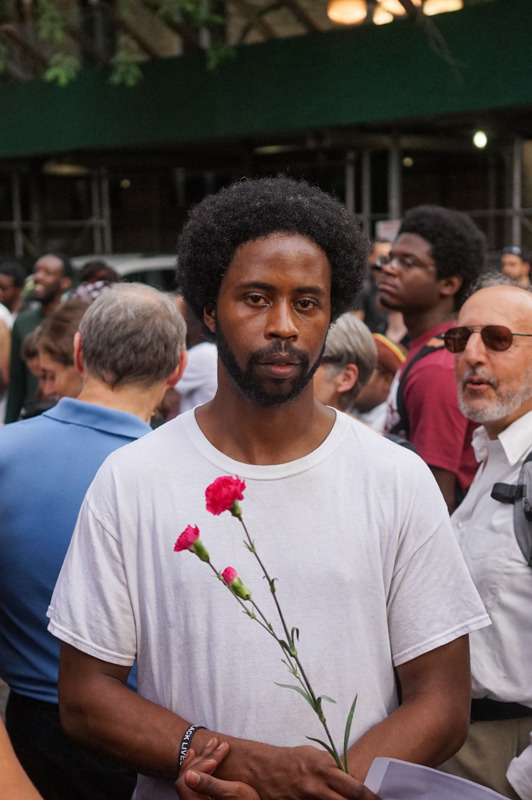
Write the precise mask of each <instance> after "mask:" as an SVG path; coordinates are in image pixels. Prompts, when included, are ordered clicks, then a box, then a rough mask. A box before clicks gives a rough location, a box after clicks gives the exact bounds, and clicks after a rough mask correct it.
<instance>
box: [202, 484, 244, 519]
mask: <svg viewBox="0 0 532 800" xmlns="http://www.w3.org/2000/svg"><path fill="white" fill-rule="evenodd" d="M245 488H246V484H245V483H244V481H242V480H240V478H239V477H238V475H235V477H234V478H233V477H232V476H230V475H222V476H221V477H219V478H216V480H215V481H213V483H211V485H210V486H207V488H206V490H205V499H206V500H207V511H210V513H211V514H217V515H218V514H222V513H223V512H224V511H230V512H231V514H232V515H233V516H234V517H240V516H241V511H240V506H239V505H238V501H239V500H243V499H244V489H245Z"/></svg>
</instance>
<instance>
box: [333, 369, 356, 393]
mask: <svg viewBox="0 0 532 800" xmlns="http://www.w3.org/2000/svg"><path fill="white" fill-rule="evenodd" d="M357 380H358V367H357V366H356V364H346V365H345V367H344V368H343V369H341V370H340V372H339V373H338V374H337V375H336V391H337V392H348V391H349V390H350V389H352V388H353V386H354V385H355V384H356V382H357Z"/></svg>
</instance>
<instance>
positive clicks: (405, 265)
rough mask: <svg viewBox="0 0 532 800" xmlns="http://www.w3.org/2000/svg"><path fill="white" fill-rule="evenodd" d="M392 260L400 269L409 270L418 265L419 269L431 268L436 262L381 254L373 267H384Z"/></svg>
mask: <svg viewBox="0 0 532 800" xmlns="http://www.w3.org/2000/svg"><path fill="white" fill-rule="evenodd" d="M392 262H394V263H395V265H396V267H397V268H398V269H402V270H409V269H414V268H415V267H417V268H418V269H430V268H431V267H434V268H435V265H434V264H423V262H421V261H416V259H415V258H411V257H410V256H401V255H399V256H379V257H378V258H377V261H376V262H375V264H374V266H373V269H379V270H380V269H382V268H383V267H386V266H387V265H388V264H391V263H392Z"/></svg>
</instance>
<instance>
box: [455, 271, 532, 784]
mask: <svg viewBox="0 0 532 800" xmlns="http://www.w3.org/2000/svg"><path fill="white" fill-rule="evenodd" d="M444 338H445V346H446V348H447V349H448V350H450V351H451V352H452V353H454V359H455V372H456V384H457V388H458V396H459V400H460V406H461V408H462V410H463V412H464V414H465V415H466V416H467V417H469V419H471V420H473V421H474V422H478V423H481V427H479V428H477V430H475V432H474V434H473V445H474V448H475V453H476V455H477V458H478V460H479V461H480V467H479V471H478V473H477V475H476V477H475V480H474V482H473V484H472V486H471V488H470V490H469V492H468V494H467V495H466V497H465V499H464V501H463V503H462V504H461V505H460V507H459V508H458V509H457V510H456V511H455V512H454V514H453V516H452V523H453V527H454V530H455V533H456V536H457V538H458V541H459V543H460V546H461V548H462V552H463V554H464V556H465V559H466V562H467V564H468V566H469V569H470V571H471V574H472V577H473V580H474V581H475V584H476V586H477V589H478V591H479V593H480V595H481V597H482V600H483V602H484V605H485V606H486V609H487V611H488V613H489V615H490V617H491V620H492V624H491V625H490V626H489V627H487V628H484V629H483V630H482V631H476V632H474V633H473V634H471V637H470V646H471V672H472V694H473V701H472V707H471V718H472V724H471V726H470V730H469V735H468V739H467V740H466V743H465V745H464V746H463V747H462V749H461V750H460V751H459V752H458V753H457V755H456V756H455V757H454V758H453V759H451V760H450V761H448V762H447V763H446V765H445V767H444V769H445V770H446V771H447V772H452V773H453V774H456V775H460V776H462V777H464V778H469V779H470V780H475V781H478V782H479V783H482V784H484V785H486V786H489V787H490V788H492V789H494V790H495V791H497V792H500V793H501V794H503V795H505V796H507V797H510V798H513V800H517V798H519V799H520V800H532V744H531V731H532V681H531V666H530V665H531V664H532V625H531V619H532V569H531V568H530V566H529V565H528V564H527V559H526V557H525V555H524V554H523V553H522V552H521V549H520V546H519V543H518V539H517V537H516V530H515V524H514V519H516V520H517V519H518V518H517V517H516V516H514V514H518V513H523V516H524V511H523V510H522V509H521V508H519V507H518V508H516V509H515V511H514V507H513V505H511V504H510V503H503V502H501V493H500V490H499V492H497V490H494V486H495V484H497V483H498V484H500V483H502V484H505V485H507V486H511V485H516V484H517V483H518V478H519V473H520V470H521V466H522V464H523V462H524V460H525V458H526V456H527V454H528V453H529V452H530V451H531V450H532V292H530V291H529V290H526V289H523V288H520V287H517V286H511V285H498V286H497V285H495V286H493V285H491V286H488V287H487V288H484V289H480V290H479V291H478V292H475V293H474V294H473V295H471V297H470V298H469V300H467V302H466V303H465V304H464V306H463V308H462V310H461V312H460V315H459V317H458V327H456V328H451V329H450V330H448V331H447V332H446V334H445V337H444ZM492 492H493V493H494V495H495V497H494V496H493V495H492ZM528 524H532V523H528Z"/></svg>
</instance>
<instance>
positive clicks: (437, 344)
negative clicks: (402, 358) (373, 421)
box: [390, 333, 445, 438]
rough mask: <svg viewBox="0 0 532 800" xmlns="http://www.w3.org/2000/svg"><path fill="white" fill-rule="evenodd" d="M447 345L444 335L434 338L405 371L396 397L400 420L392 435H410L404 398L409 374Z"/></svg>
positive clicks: (419, 351)
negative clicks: (417, 365) (426, 358)
mask: <svg viewBox="0 0 532 800" xmlns="http://www.w3.org/2000/svg"><path fill="white" fill-rule="evenodd" d="M444 346H445V345H444V344H443V333H438V334H437V335H436V336H433V337H432V339H429V341H428V342H427V343H426V344H425V345H423V347H422V348H421V349H420V350H418V352H417V353H416V355H415V356H414V357H413V359H412V360H411V361H409V362H408V364H407V365H406V367H405V368H404V370H403V373H402V375H401V378H400V380H399V383H398V385H397V396H396V405H397V413H398V414H399V420H398V422H396V423H395V425H394V426H393V428H392V429H391V430H390V433H391V434H394V435H395V436H402V437H406V438H408V434H409V433H410V422H409V420H408V412H407V410H406V403H405V397H404V387H405V386H406V379H407V377H408V373H409V372H410V370H411V369H412V367H413V366H414V364H417V362H418V361H420V360H421V359H422V358H425V356H428V355H430V354H431V353H434V352H435V351H436V350H441V349H442V347H444Z"/></svg>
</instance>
